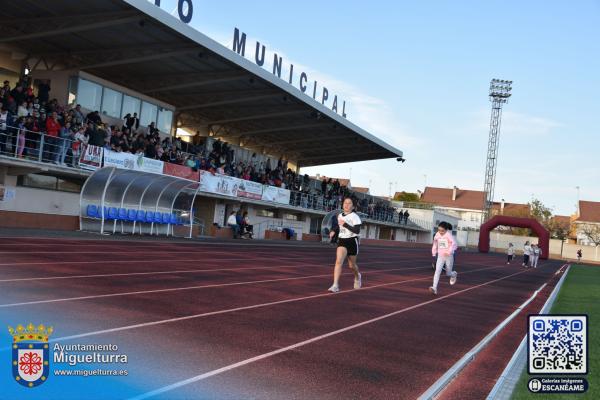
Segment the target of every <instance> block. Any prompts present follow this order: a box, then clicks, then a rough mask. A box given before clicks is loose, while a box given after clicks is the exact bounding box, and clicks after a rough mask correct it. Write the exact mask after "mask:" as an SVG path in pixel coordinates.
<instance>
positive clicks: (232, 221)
mask: <svg viewBox="0 0 600 400" xmlns="http://www.w3.org/2000/svg"><path fill="white" fill-rule="evenodd" d="M227 226H228V227H230V228H231V230H233V238H234V239H237V238H238V236H239V235H240V226H239V225H238V223H237V218H236V212H235V211H232V212H231V214H229V218H227Z"/></svg>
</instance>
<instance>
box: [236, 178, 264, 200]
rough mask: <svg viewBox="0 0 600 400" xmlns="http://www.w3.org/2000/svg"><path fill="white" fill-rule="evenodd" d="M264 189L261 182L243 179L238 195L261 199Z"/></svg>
mask: <svg viewBox="0 0 600 400" xmlns="http://www.w3.org/2000/svg"><path fill="white" fill-rule="evenodd" d="M262 191H263V185H262V184H261V183H258V182H252V181H245V180H242V181H241V182H240V186H239V188H238V192H237V195H238V197H246V198H248V199H253V200H260V199H262Z"/></svg>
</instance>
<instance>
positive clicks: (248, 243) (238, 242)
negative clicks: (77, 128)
mask: <svg viewBox="0 0 600 400" xmlns="http://www.w3.org/2000/svg"><path fill="white" fill-rule="evenodd" d="M2 239H11V240H17V239H18V240H20V241H22V240H24V239H27V240H33V241H34V242H35V241H36V240H53V241H55V242H61V241H62V244H64V245H72V244H73V242H76V243H77V242H86V241H88V242H90V241H95V242H96V243H98V242H101V243H138V244H139V243H143V244H146V243H147V244H149V245H150V244H157V245H164V246H167V245H180V244H182V245H188V246H191V245H200V246H211V247H214V246H226V247H231V246H236V247H238V246H244V247H247V246H256V247H294V248H297V249H302V248H321V249H325V248H327V247H325V246H323V244H321V243H320V242H315V244H314V245H312V244H306V242H305V243H303V244H286V243H266V242H265V243H260V242H257V241H250V240H248V241H245V240H244V241H241V240H231V241H228V242H221V241H212V240H196V241H192V242H190V241H189V240H188V241H186V242H176V241H170V242H162V243H161V242H160V241H158V240H155V241H153V240H128V239H124V238H123V237H122V236H115V239H108V238H103V239H98V238H66V239H60V238H47V237H36V236H2V235H0V240H2ZM298 242H302V241H301V240H298ZM30 243H31V242H27V243H6V245H15V246H18V245H20V244H30ZM35 244H43V243H35ZM50 244H52V243H50ZM55 244H57V243H55ZM58 244H61V243H58Z"/></svg>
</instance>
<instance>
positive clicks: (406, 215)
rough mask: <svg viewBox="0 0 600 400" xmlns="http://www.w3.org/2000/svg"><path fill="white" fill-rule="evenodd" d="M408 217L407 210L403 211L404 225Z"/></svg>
mask: <svg viewBox="0 0 600 400" xmlns="http://www.w3.org/2000/svg"><path fill="white" fill-rule="evenodd" d="M408 217H410V214H409V213H408V210H405V211H404V225H406V224H407V223H408Z"/></svg>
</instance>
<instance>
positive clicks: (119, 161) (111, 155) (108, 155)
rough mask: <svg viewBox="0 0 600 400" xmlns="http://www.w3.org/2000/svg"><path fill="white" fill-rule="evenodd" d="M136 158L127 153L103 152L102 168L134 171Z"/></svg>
mask: <svg viewBox="0 0 600 400" xmlns="http://www.w3.org/2000/svg"><path fill="white" fill-rule="evenodd" d="M136 161H137V156H136V155H134V154H131V153H127V152H121V153H119V152H116V151H112V150H105V151H104V166H105V167H115V168H120V169H135V163H136Z"/></svg>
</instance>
